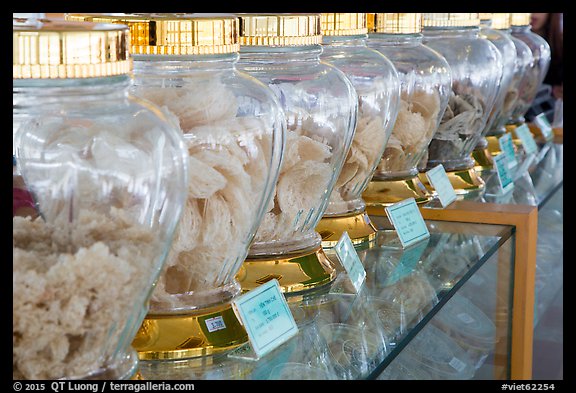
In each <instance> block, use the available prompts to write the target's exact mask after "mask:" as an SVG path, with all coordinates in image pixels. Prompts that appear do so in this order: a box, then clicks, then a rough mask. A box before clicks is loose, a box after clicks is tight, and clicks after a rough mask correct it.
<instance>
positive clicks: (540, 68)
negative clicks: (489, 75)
mask: <svg viewBox="0 0 576 393" xmlns="http://www.w3.org/2000/svg"><path fill="white" fill-rule="evenodd" d="M511 29H512V35H513V36H514V37H516V38H517V39H519V40H520V41H522V42H524V43H525V44H526V45H528V47H529V48H530V51H531V52H532V64H531V67H529V68H528V69H527V70H526V71H525V73H524V77H523V80H522V88H521V89H520V90H519V93H520V95H519V98H518V102H517V104H516V106H515V108H514V110H513V111H512V116H511V120H510V123H512V124H517V123H522V122H523V121H524V114H525V113H526V112H527V111H528V109H530V106H531V105H532V102H533V101H534V98H535V97H536V94H537V93H538V89H539V87H540V85H541V84H542V81H543V80H544V77H545V76H546V73H547V72H548V67H549V66H550V60H551V54H550V45H548V43H547V42H546V40H545V39H544V38H542V37H540V36H539V35H538V34H536V33H534V32H532V31H531V30H530V26H529V25H528V26H512V28H511Z"/></svg>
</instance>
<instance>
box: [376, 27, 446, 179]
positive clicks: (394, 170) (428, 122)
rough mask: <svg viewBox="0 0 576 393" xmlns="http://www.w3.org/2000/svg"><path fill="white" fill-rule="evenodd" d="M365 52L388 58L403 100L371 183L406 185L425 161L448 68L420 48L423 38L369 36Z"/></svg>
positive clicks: (443, 103)
mask: <svg viewBox="0 0 576 393" xmlns="http://www.w3.org/2000/svg"><path fill="white" fill-rule="evenodd" d="M368 46H369V47H371V48H374V49H376V50H377V51H379V52H380V53H382V54H383V55H384V56H386V57H387V58H388V59H390V61H392V63H393V64H394V66H395V67H396V70H397V71H398V77H399V79H400V86H401V88H400V89H401V99H400V105H399V109H398V116H397V118H396V122H395V124H394V128H393V130H392V136H391V137H390V140H389V141H388V144H387V145H386V150H385V151H384V154H383V156H382V160H381V161H380V164H379V165H378V168H377V170H376V172H375V173H374V178H375V179H378V180H401V179H410V178H413V177H415V176H416V175H417V174H418V164H419V162H421V161H424V162H425V161H426V160H427V158H426V154H427V148H428V145H429V144H430V141H431V140H432V137H433V136H434V134H435V133H436V130H437V129H438V124H439V122H440V119H441V118H442V115H443V114H444V111H445V110H446V106H447V105H448V97H449V94H450V91H451V85H452V77H451V70H450V66H449V64H448V62H447V61H446V60H445V59H444V57H443V56H442V55H440V54H439V53H438V52H436V51H435V50H433V49H431V48H429V47H427V46H426V45H424V44H423V43H422V35H421V34H411V35H402V36H397V35H392V34H370V35H369V37H368Z"/></svg>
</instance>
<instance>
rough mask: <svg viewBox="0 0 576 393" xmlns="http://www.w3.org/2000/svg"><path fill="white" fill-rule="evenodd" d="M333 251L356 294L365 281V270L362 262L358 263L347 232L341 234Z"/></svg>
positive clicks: (358, 258) (356, 253)
mask: <svg viewBox="0 0 576 393" xmlns="http://www.w3.org/2000/svg"><path fill="white" fill-rule="evenodd" d="M334 251H335V252H336V256H337V257H338V260H339V261H340V263H341V264H342V266H343V267H344V269H345V270H346V273H348V277H350V281H352V285H354V289H355V290H356V292H357V293H358V291H359V290H360V287H361V286H362V284H363V283H364V280H365V279H366V269H364V265H363V264H362V261H360V257H359V256H358V252H356V249H355V248H354V245H353V244H352V240H351V239H350V236H349V235H348V232H346V231H344V233H342V236H340V239H339V240H338V243H336V246H334Z"/></svg>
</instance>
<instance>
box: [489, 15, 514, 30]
mask: <svg viewBox="0 0 576 393" xmlns="http://www.w3.org/2000/svg"><path fill="white" fill-rule="evenodd" d="M510 15H511V14H510V13H509V12H498V13H494V14H492V28H493V29H496V30H504V29H508V28H510Z"/></svg>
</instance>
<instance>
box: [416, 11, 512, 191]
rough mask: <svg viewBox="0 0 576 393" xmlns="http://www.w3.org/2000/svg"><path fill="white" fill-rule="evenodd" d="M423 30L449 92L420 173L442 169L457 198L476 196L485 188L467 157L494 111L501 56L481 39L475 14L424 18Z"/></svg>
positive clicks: (500, 72)
mask: <svg viewBox="0 0 576 393" xmlns="http://www.w3.org/2000/svg"><path fill="white" fill-rule="evenodd" d="M423 25H424V28H423V34H424V44H426V45H428V46H430V47H431V48H432V49H435V50H436V51H438V52H440V53H441V54H442V55H443V56H444V57H445V58H446V60H447V61H448V64H449V65H450V69H451V71H452V92H451V93H450V97H449V101H448V107H447V108H446V111H445V112H444V116H443V117H442V120H441V121H440V126H439V127H438V131H437V132H436V133H435V134H434V137H433V138H432V141H431V142H430V145H429V146H428V162H427V164H426V165H425V166H423V170H422V172H425V171H427V170H429V169H431V168H433V167H435V166H437V165H439V164H442V165H443V166H444V169H445V170H446V172H447V174H448V178H449V179H450V181H451V183H452V185H453V187H454V191H455V192H456V194H458V195H466V194H473V195H476V194H480V193H481V192H482V191H483V190H484V186H485V184H484V182H483V180H482V179H481V178H480V177H479V176H478V174H477V173H476V171H475V170H474V160H473V159H472V157H471V153H472V151H473V150H474V148H475V147H476V145H477V143H478V141H479V140H480V138H482V131H483V130H484V127H485V126H486V121H487V120H488V116H489V115H490V112H491V111H492V107H493V106H494V102H495V99H496V93H497V91H498V84H499V83H500V79H501V77H502V68H503V67H502V56H501V55H500V52H499V51H498V48H497V47H496V46H495V45H494V44H493V43H492V42H490V41H489V40H487V39H484V38H482V37H481V36H480V20H479V18H478V13H424V14H423ZM423 174H424V173H421V178H422V179H424V178H425V177H424V176H423Z"/></svg>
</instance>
